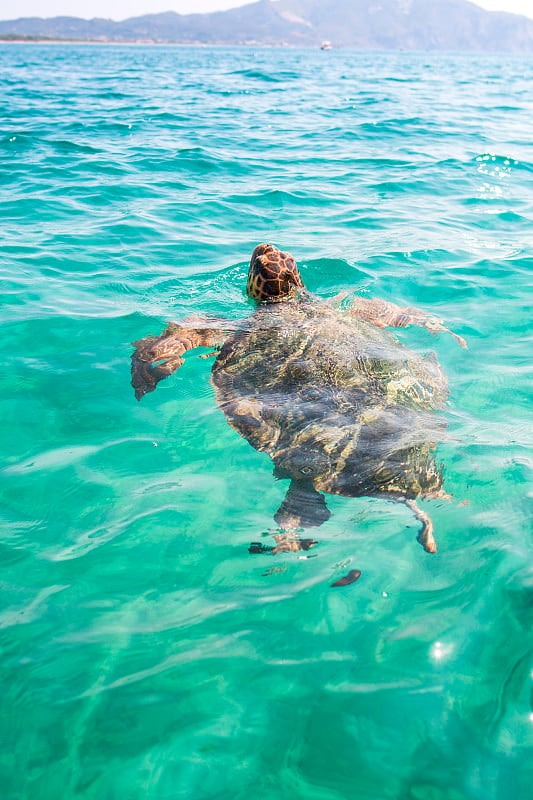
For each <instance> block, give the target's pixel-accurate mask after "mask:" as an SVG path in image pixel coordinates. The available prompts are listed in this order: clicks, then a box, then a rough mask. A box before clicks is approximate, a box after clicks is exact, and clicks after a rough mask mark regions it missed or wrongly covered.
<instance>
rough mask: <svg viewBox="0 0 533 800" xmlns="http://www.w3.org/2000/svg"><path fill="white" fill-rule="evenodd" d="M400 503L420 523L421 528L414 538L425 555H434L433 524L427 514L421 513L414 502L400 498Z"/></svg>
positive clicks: (435, 545)
mask: <svg viewBox="0 0 533 800" xmlns="http://www.w3.org/2000/svg"><path fill="white" fill-rule="evenodd" d="M401 502H403V503H405V505H406V506H407V507H408V508H410V509H411V511H412V512H413V513H414V515H415V517H416V518H417V520H419V521H420V522H421V523H422V527H421V528H420V532H419V534H418V536H417V537H416V538H417V539H418V541H419V542H420V544H421V545H422V547H423V548H424V550H425V551H426V553H436V552H437V542H436V541H435V538H434V536H433V522H432V521H431V517H430V516H429V514H426V512H425V511H422V509H421V508H420V507H419V505H418V503H417V502H416V500H409V499H407V498H406V497H404V498H401Z"/></svg>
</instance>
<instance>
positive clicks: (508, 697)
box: [0, 45, 533, 800]
mask: <svg viewBox="0 0 533 800" xmlns="http://www.w3.org/2000/svg"><path fill="white" fill-rule="evenodd" d="M532 78H533V61H531V60H524V59H518V58H511V57H502V56H499V57H481V56H475V57H469V56H443V55H438V56H436V55H428V54H415V55H411V54H405V53H404V54H393V55H390V54H375V53H368V54H357V53H352V52H340V51H331V52H329V53H322V52H320V51H316V52H314V51H303V50H302V51H297V50H290V49H281V48H279V49H264V50H254V49H217V48H192V47H191V48H155V47H152V48H150V47H127V46H124V47H119V46H117V47H97V46H71V47H64V46H23V45H2V46H1V47H0V86H1V92H0V108H1V114H0V160H1V176H2V183H1V187H0V220H1V222H0V226H1V230H2V256H1V264H0V270H1V276H2V283H1V286H2V323H3V325H2V330H3V354H4V367H3V369H2V373H1V378H0V380H1V392H0V402H1V413H2V422H3V425H2V435H1V440H2V448H3V452H4V463H3V468H2V483H1V486H2V488H1V492H2V506H1V520H2V533H1V538H0V569H1V580H2V609H1V611H0V629H1V631H0V647H1V652H2V657H1V678H2V703H1V706H2V713H1V716H0V742H1V748H0V781H1V785H2V787H3V790H2V796H3V797H4V798H6V800H7V798H9V800H12V799H13V800H15V798H16V800H23V799H24V800H26V799H28V800H30V799H31V800H45V799H46V800H48V798H54V800H56V799H57V798H62V800H63V799H66V798H83V799H84V800H89V799H91V800H93V799H94V800H114V799H115V798H116V799H117V800H119V799H120V800H126V799H127V800H136V799H137V798H139V800H140V798H143V799H144V798H148V799H150V800H152V799H154V800H174V798H195V800H215V798H216V799H217V800H218V799H219V798H220V799H221V800H225V799H226V798H228V800H229V799H231V800H234V799H235V798H243V799H244V798H248V797H250V796H252V797H254V798H261V800H266V799H267V798H268V800H271V799H272V800H274V798H276V799H277V798H284V799H285V798H287V799H288V800H289V799H290V800H293V799H294V800H299V799H300V798H302V799H303V798H305V799H306V800H307V799H309V800H345V799H346V800H348V799H350V800H351V799H352V798H356V799H357V800H367V799H368V800H389V798H390V800H474V799H475V800H478V798H479V800H481V799H482V800H526V798H529V797H530V796H531V794H530V792H531V785H532V782H533V767H532V763H533V761H532V757H531V755H532V751H531V744H532V733H533V657H532V652H533V641H532V640H533V637H532V632H531V631H532V623H533V572H532V561H531V522H530V520H531V482H530V481H531V450H530V449H529V445H530V439H531V417H530V413H529V412H530V409H531V394H532V392H531V382H530V371H529V370H530V356H531V351H532V340H531V334H530V319H531V277H530V276H531V266H532V255H533V243H532V236H531V230H532V223H533V174H532V173H533V149H532V147H531V143H530V142H531V130H532V120H533V113H532V111H533V98H532V95H531V80H532ZM265 240H266V241H272V242H275V243H276V244H278V245H279V246H281V247H283V248H285V249H288V250H290V251H291V252H292V253H293V254H294V256H295V258H296V259H297V261H298V263H299V264H300V267H301V271H302V275H303V277H304V280H305V282H306V284H307V286H308V288H309V289H311V290H312V291H314V292H316V293H317V294H318V295H320V296H322V297H327V296H330V295H333V294H335V293H336V292H338V291H341V290H344V289H351V288H357V289H359V290H360V291H361V292H362V293H363V294H365V295H366V296H369V297H382V298H385V299H388V300H395V301H396V302H399V303H401V304H406V305H408V304H412V305H418V306H421V307H422V308H424V309H426V310H428V311H429V312H431V313H434V314H437V315H438V316H440V317H442V318H444V319H445V320H446V323H447V324H448V325H449V327H450V328H452V330H455V331H456V332H457V333H459V334H461V335H462V336H464V337H465V338H466V339H467V341H468V345H469V349H468V350H462V349H461V348H459V347H458V346H457V344H456V342H454V340H453V339H452V338H451V337H450V336H448V335H440V336H439V337H438V338H434V337H432V336H431V335H430V334H429V333H428V332H427V331H424V330H422V329H408V330H404V331H400V332H398V336H399V337H400V338H401V339H402V340H403V341H404V342H406V343H407V344H408V345H409V346H410V347H412V348H413V349H415V350H418V351H419V352H426V351H427V350H428V349H432V348H434V349H436V350H437V352H438V355H439V359H440V361H441V363H442V365H443V368H444V369H445V371H446V373H447V375H448V377H449V381H450V386H451V395H450V402H449V405H448V408H447V412H446V416H447V420H448V426H449V434H450V435H449V440H448V441H447V442H445V443H444V444H443V445H441V446H439V459H440V461H441V462H442V463H443V464H444V474H445V485H446V488H447V490H448V491H449V492H451V493H452V494H453V500H452V501H451V502H449V503H443V502H440V503H437V502H434V503H431V504H429V503H425V504H424V507H425V508H426V509H427V510H431V513H432V517H433V520H434V523H435V529H436V537H437V541H438V544H439V552H438V553H437V554H436V555H434V556H430V555H428V554H426V553H424V551H423V550H422V548H421V547H420V545H419V544H417V542H416V532H417V528H418V524H417V523H416V521H415V520H414V519H413V517H412V515H411V514H410V512H409V511H408V510H407V509H406V508H405V507H403V506H401V505H397V504H392V503H389V502H386V501H383V500H376V499H369V498H359V499H346V498H342V497H330V498H328V505H329V507H330V509H331V510H332V512H333V514H332V517H331V519H330V520H329V521H328V522H327V523H326V524H325V525H323V526H322V527H321V528H320V531H319V533H316V534H315V535H317V538H319V539H320V544H319V546H318V547H317V548H315V549H314V550H313V551H312V553H309V554H308V555H311V554H312V555H313V557H312V558H311V557H309V558H298V555H297V554H289V555H278V556H276V557H274V556H261V555H255V556H253V555H249V554H248V545H249V543H250V542H251V541H256V540H257V539H258V537H261V534H263V533H266V534H268V532H269V531H270V530H272V529H273V528H274V527H275V525H274V523H273V519H272V516H273V513H274V512H275V510H276V509H277V508H278V506H279V504H280V502H281V500H282V498H283V496H284V494H285V490H286V485H287V484H286V481H276V480H274V478H273V477H272V464H271V462H270V460H269V459H268V457H267V456H266V455H264V454H260V453H258V452H256V451H255V450H253V449H252V448H251V447H250V445H249V444H248V443H247V442H246V441H245V440H243V439H241V438H240V437H239V436H238V435H237V434H236V433H235V432H234V431H233V430H231V429H230V427H229V426H228V425H227V423H226V422H225V420H224V417H223V415H222V413H221V412H220V411H219V410H218V409H217V408H216V405H215V401H214V396H213V390H212V387H211V386H210V384H209V371H210V366H211V362H210V361H208V360H201V359H198V358H195V357H194V354H193V356H192V357H190V358H189V360H188V361H187V363H186V364H185V365H184V367H183V368H182V369H181V370H180V371H179V372H178V373H177V374H176V375H174V376H173V377H171V378H170V379H169V380H167V381H165V382H163V383H162V384H160V386H159V387H158V389H157V391H156V392H155V393H154V394H151V395H148V396H147V397H145V398H144V399H143V401H142V402H141V403H138V402H137V401H136V400H135V399H134V396H133V391H132V389H131V387H130V385H129V355H130V352H131V348H130V346H129V343H130V342H131V341H132V340H134V339H138V338H140V337H141V336H145V335H146V334H148V333H158V332H159V331H160V330H161V329H162V327H163V325H164V324H165V322H166V321H167V320H169V319H180V318H182V317H184V316H186V315H187V314H190V313H191V312H192V311H199V312H202V313H211V314H223V315H225V316H227V317H232V318H239V317H242V316H246V315H247V314H248V313H250V311H251V306H250V304H249V302H248V301H247V299H246V296H245V294H244V282H245V276H246V271H247V262H248V259H249V257H250V253H251V251H252V249H253V247H254V246H255V245H256V244H257V243H258V242H260V241H265ZM265 541H266V539H265ZM271 567H275V568H276V569H274V570H271ZM352 568H357V569H360V570H361V572H362V576H361V579H360V580H359V581H358V582H357V583H355V584H353V585H351V586H348V587H345V588H342V589H332V588H331V583H332V582H333V581H334V580H335V579H338V578H339V577H340V576H341V575H343V574H344V573H346V571H347V570H348V569H352Z"/></svg>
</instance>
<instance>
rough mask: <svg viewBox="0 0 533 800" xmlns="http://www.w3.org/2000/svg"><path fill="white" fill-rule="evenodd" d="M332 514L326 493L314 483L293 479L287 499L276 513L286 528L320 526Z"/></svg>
mask: <svg viewBox="0 0 533 800" xmlns="http://www.w3.org/2000/svg"><path fill="white" fill-rule="evenodd" d="M330 516H331V511H330V510H329V509H328V507H327V505H326V501H325V499H324V495H323V494H320V492H317V490H316V489H315V487H314V486H313V484H312V483H309V482H305V481H296V480H292V481H291V483H290V486H289V488H288V490H287V494H286V495H285V499H284V500H283V502H282V504H281V505H280V507H279V508H278V510H277V511H276V513H275V514H274V519H275V521H276V522H277V523H278V525H279V526H280V528H283V529H284V530H294V529H295V528H318V527H319V526H320V525H322V524H323V523H324V522H327V520H328V519H329V518H330Z"/></svg>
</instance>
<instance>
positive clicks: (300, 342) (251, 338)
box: [131, 244, 466, 585]
mask: <svg viewBox="0 0 533 800" xmlns="http://www.w3.org/2000/svg"><path fill="white" fill-rule="evenodd" d="M247 293H248V295H249V296H250V297H251V298H252V299H253V300H255V301H256V303H257V305H256V308H255V310H254V311H253V313H252V314H251V315H250V316H248V317H246V318H244V319H241V320H227V319H224V318H222V317H206V316H199V315H198V316H197V315H194V316H190V317H187V318H186V319H184V320H183V321H182V322H179V323H173V322H172V323H169V324H168V325H167V327H166V328H165V330H164V331H163V333H162V334H161V335H159V336H147V337H145V338H143V339H141V340H139V341H137V342H134V343H133V346H134V347H135V348H136V349H135V352H134V353H133V355H132V370H131V371H132V381H131V382H132V386H133V388H134V390H135V396H136V397H137V399H138V400H141V399H142V397H144V395H145V394H147V393H148V392H152V391H153V390H154V389H155V388H156V386H157V384H158V382H159V381H160V380H162V379H164V378H166V377H167V376H169V375H171V374H172V373H174V372H175V371H176V370H177V369H179V367H180V366H181V365H182V364H183V363H184V358H183V355H184V353H185V352H187V351H189V350H192V349H194V348H196V347H207V348H210V349H213V352H211V353H209V354H208V355H206V356H204V357H208V356H216V358H215V361H214V364H213V367H212V371H211V382H212V384H213V386H214V389H215V396H216V401H217V404H218V406H219V407H220V409H221V410H222V411H223V413H224V415H225V417H226V420H227V422H228V423H229V425H230V426H231V427H232V428H233V429H234V430H236V431H237V432H238V433H239V434H240V435H241V436H242V437H243V438H245V439H247V441H248V442H249V443H250V444H251V445H252V447H254V448H255V449H256V450H258V451H260V452H265V453H267V454H268V455H269V456H270V458H271V459H272V462H273V464H274V475H275V477H276V478H280V479H289V480H290V484H289V488H288V490H287V493H286V496H285V498H284V500H283V502H282V503H281V505H280V507H279V509H278V510H277V511H276V513H275V514H274V519H275V521H276V523H277V524H278V526H279V529H278V532H277V533H275V534H274V537H273V538H274V541H275V544H274V545H272V546H265V545H263V544H261V543H259V542H253V543H252V544H251V545H250V548H249V550H250V552H251V553H265V552H269V553H273V554H277V553H281V552H287V551H295V552H297V551H300V550H308V549H309V548H311V547H313V546H314V545H315V544H317V541H316V540H315V539H311V538H303V537H302V536H301V535H300V533H301V529H302V528H303V529H305V528H315V527H318V526H320V525H322V524H323V523H324V522H326V520H327V519H329V517H330V512H329V510H328V508H327V504H326V498H325V495H327V494H335V495H341V496H343V497H365V496H366V497H382V498H387V499H389V500H395V501H397V502H401V503H404V504H405V505H406V506H408V507H409V508H410V509H411V510H412V512H413V513H414V515H415V517H416V519H417V520H418V521H419V522H420V523H421V527H420V531H419V533H418V541H419V542H420V543H421V544H422V546H423V547H424V549H425V550H426V551H427V552H428V553H434V552H436V550H437V544H436V541H435V537H434V530H433V523H432V520H431V517H430V516H429V514H428V513H427V512H426V511H424V510H422V509H421V508H420V507H419V505H418V503H417V500H418V499H427V500H432V499H443V498H449V497H450V495H448V494H447V493H446V491H445V489H444V486H443V473H442V466H441V465H439V464H437V462H436V458H435V451H436V447H437V444H438V442H440V441H443V439H445V437H446V423H445V420H444V419H443V417H442V415H439V414H438V413H437V412H438V411H439V410H441V409H443V408H444V406H445V404H446V401H447V398H448V382H447V379H446V376H445V374H444V372H443V370H442V368H441V366H440V364H439V362H438V360H437V357H436V355H435V353H434V352H430V353H428V354H426V355H424V356H422V355H419V354H418V353H415V352H414V351H412V350H410V349H409V348H407V347H406V346H405V345H403V344H402V343H401V342H399V341H398V340H397V338H396V337H394V336H393V334H392V333H391V332H390V331H388V330H386V328H388V327H407V326H409V325H420V326H422V327H425V328H427V329H429V330H430V331H432V332H433V333H438V332H445V333H449V334H451V335H452V336H453V337H454V338H455V339H456V341H457V342H458V344H459V345H460V346H461V347H466V343H465V341H464V339H462V338H461V337H460V336H458V335H457V334H455V333H452V332H451V331H449V330H448V329H447V328H446V327H444V325H443V324H442V321H441V320H437V319H435V318H434V317H432V316H429V315H427V314H426V313H425V312H423V311H421V310H419V309H416V308H412V307H408V308H402V307H400V306H398V305H396V304H394V303H390V302H386V301H382V300H377V299H369V298H362V297H353V296H350V293H349V292H343V293H341V294H339V295H337V296H336V297H334V298H331V299H329V300H322V299H320V298H318V297H316V296H313V295H312V294H310V293H309V292H308V291H307V290H306V289H305V287H304V285H303V281H302V278H301V275H300V272H299V270H298V268H297V266H296V262H295V261H294V259H293V257H292V256H291V255H290V253H286V252H282V251H281V250H279V249H278V248H277V247H275V246H274V245H271V244H261V245H258V246H257V247H256V248H255V250H254V252H253V254H252V258H251V262H250V268H249V272H248V281H247ZM359 575H360V573H359V571H358V570H352V571H351V572H350V573H348V576H346V577H345V579H341V581H340V582H336V584H334V585H346V583H351V582H353V581H354V580H356V579H357V578H358V577H359Z"/></svg>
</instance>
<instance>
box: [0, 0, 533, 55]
mask: <svg viewBox="0 0 533 800" xmlns="http://www.w3.org/2000/svg"><path fill="white" fill-rule="evenodd" d="M0 37H1V38H4V39H6V38H9V39H11V38H45V39H69V40H82V41H100V42H132V41H133V42H135V41H149V42H157V43H183V44H192V43H197V44H266V45H272V44H289V45H301V46H311V47H317V46H318V45H319V44H320V43H321V42H322V41H323V40H325V39H328V40H330V41H331V43H332V45H333V47H353V48H358V49H364V50H368V49H372V50H441V51H443V50H446V51H488V52H491V51H492V52H502V51H506V52H517V53H533V20H530V19H528V18H527V17H522V16H518V15H516V14H508V13H506V12H495V11H484V10H483V9H482V8H480V7H479V6H476V5H474V4H473V3H470V2H467V0H259V2H256V3H251V4H250V5H246V6H241V7H240V8H233V9H230V10H228V11H217V12H214V13H212V14H187V15H182V14H176V13H174V12H172V11H169V12H166V13H163V14H147V15H145V16H142V17H132V18H131V19H127V20H124V21H122V22H113V21H112V20H107V19H91V20H84V19H78V18H77V17H53V18H50V19H42V18H40V17H27V18H21V19H16V20H10V21H1V20H0Z"/></svg>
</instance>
